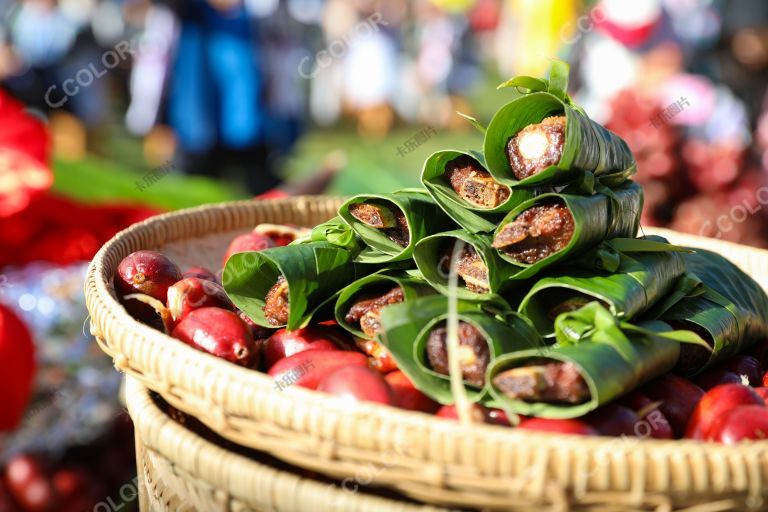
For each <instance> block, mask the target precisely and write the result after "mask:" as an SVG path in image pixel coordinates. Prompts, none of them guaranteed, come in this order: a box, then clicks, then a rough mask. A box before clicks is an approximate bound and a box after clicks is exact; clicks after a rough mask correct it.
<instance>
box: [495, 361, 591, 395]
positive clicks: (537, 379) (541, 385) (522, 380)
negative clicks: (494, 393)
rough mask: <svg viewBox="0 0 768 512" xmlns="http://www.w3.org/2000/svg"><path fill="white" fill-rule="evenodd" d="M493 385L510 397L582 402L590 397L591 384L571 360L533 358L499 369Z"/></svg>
mask: <svg viewBox="0 0 768 512" xmlns="http://www.w3.org/2000/svg"><path fill="white" fill-rule="evenodd" d="M493 385H494V386H496V388H497V389H499V390H500V391H501V392H502V393H504V394H505V395H506V396H507V397H509V398H511V399H513V400H524V401H526V402H546V403H553V404H558V403H560V404H581V403H584V402H586V401H587V400H589V398H590V392H589V386H587V383H586V381H585V380H584V377H582V376H581V371H580V370H579V368H578V367H577V366H576V365H575V364H573V363H571V362H566V363H563V362H560V361H552V360H548V359H541V360H534V361H531V362H529V363H528V364H526V365H524V366H519V367H517V368H512V369H509V370H505V371H503V372H501V373H499V374H498V375H496V376H495V377H494V378H493Z"/></svg>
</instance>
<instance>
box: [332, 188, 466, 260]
mask: <svg viewBox="0 0 768 512" xmlns="http://www.w3.org/2000/svg"><path fill="white" fill-rule="evenodd" d="M339 216H340V217H341V218H342V219H343V220H344V222H346V223H347V224H349V226H351V227H352V229H353V230H354V231H355V232H356V233H357V234H358V236H359V237H360V238H361V239H362V241H363V242H364V243H365V244H366V247H364V248H363V249H362V251H361V252H360V254H358V255H357V257H356V258H355V261H357V262H361V263H391V262H396V261H403V260H407V259H409V258H410V257H411V255H412V254H413V248H414V246H415V245H416V242H418V241H419V240H421V239H422V238H424V237H426V236H429V235H431V234H433V233H439V232H441V231H446V230H448V229H452V228H454V227H455V224H454V223H453V221H451V219H450V217H448V216H447V215H446V214H445V212H443V211H442V210H441V209H440V207H439V206H438V205H437V203H435V202H434V200H432V198H431V197H430V196H429V194H428V193H427V192H426V191H425V190H420V189H419V190H417V189H408V190H401V191H397V192H392V193H390V194H362V195H358V196H355V197H353V198H351V199H349V200H348V201H347V202H345V203H344V204H342V205H341V207H340V208H339Z"/></svg>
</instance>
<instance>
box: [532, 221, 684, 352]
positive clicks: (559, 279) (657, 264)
mask: <svg viewBox="0 0 768 512" xmlns="http://www.w3.org/2000/svg"><path fill="white" fill-rule="evenodd" d="M612 242H613V244H612ZM666 242H667V241H666V240H665V239H664V238H662V237H658V236H649V237H645V238H637V239H617V240H615V241H608V242H606V243H605V244H604V245H605V246H606V248H607V249H609V250H610V249H613V250H614V251H615V254H617V255H618V267H617V268H615V269H610V270H609V269H605V270H604V269H594V270H586V269H585V270H581V269H578V268H576V269H573V268H572V267H571V266H569V267H568V268H562V267H561V268H557V269H555V270H553V271H552V272H550V273H549V274H548V275H547V277H544V278H542V279H539V280H538V281H536V283H534V285H533V286H532V287H531V288H530V290H529V291H528V293H527V294H526V295H525V297H523V299H522V301H521V302H520V306H519V308H518V312H519V313H520V314H522V315H524V316H526V317H528V318H529V319H530V320H531V322H532V323H533V325H534V326H535V327H536V329H537V330H538V331H539V333H540V334H541V335H542V336H545V337H547V336H553V335H554V334H555V319H556V318H557V317H558V316H559V315H560V314H561V313H566V312H569V311H574V310H576V309H579V308H581V307H583V306H584V305H586V304H587V303H589V302H592V301H598V302H599V303H600V304H602V305H603V306H604V307H605V308H607V309H608V311H610V312H611V314H612V315H614V316H615V317H617V318H620V319H622V320H631V319H632V318H634V317H635V316H637V315H639V314H642V313H643V312H645V311H647V310H649V309H650V308H651V307H652V306H654V305H655V304H656V303H657V302H658V301H659V300H661V299H662V298H665V299H666V298H667V297H668V294H669V292H670V291H672V290H673V289H674V288H675V287H676V286H678V282H679V280H680V278H681V277H682V276H683V274H685V271H686V266H685V260H684V259H683V254H682V252H681V251H683V249H682V248H679V247H676V246H672V245H669V244H668V243H666ZM679 298H681V297H678V299H679Z"/></svg>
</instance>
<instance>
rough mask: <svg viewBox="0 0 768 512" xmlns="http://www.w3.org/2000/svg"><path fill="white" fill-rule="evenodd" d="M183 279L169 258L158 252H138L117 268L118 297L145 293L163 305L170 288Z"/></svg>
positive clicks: (124, 260)
mask: <svg viewBox="0 0 768 512" xmlns="http://www.w3.org/2000/svg"><path fill="white" fill-rule="evenodd" d="M179 279H181V272H180V271H179V267H177V266H176V264H175V263H173V262H172V261H171V260H170V259H168V257H167V256H165V255H164V254H162V253H159V252H157V251H136V252H133V253H131V254H129V255H128V256H126V257H125V258H123V260H122V261H121V262H120V264H119V265H118V266H117V272H115V279H114V281H115V290H116V291H117V294H118V296H120V297H122V296H123V295H129V294H132V293H143V294H145V295H149V296H150V297H154V298H156V299H157V300H159V301H160V302H162V303H163V304H165V301H166V300H167V297H168V288H169V287H170V286H171V285H173V283H175V282H176V281H178V280H179Z"/></svg>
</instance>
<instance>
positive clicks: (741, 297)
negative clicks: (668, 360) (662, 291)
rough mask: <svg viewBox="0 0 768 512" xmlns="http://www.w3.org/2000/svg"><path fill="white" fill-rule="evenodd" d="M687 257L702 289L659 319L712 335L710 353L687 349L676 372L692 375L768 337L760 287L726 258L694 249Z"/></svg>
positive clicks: (767, 300) (767, 309)
mask: <svg viewBox="0 0 768 512" xmlns="http://www.w3.org/2000/svg"><path fill="white" fill-rule="evenodd" d="M695 251H696V252H695V253H693V254H685V255H684V256H683V257H684V259H685V262H686V266H687V268H688V271H689V272H691V273H692V274H693V275H695V276H696V278H698V279H699V280H700V281H701V283H702V285H703V286H702V287H701V290H700V292H699V293H698V294H692V296H689V297H686V298H684V299H683V300H681V301H680V302H678V303H677V304H675V305H674V306H672V307H671V308H669V309H667V311H666V312H664V313H662V314H661V315H660V316H659V318H660V319H661V320H663V321H665V322H668V323H672V324H673V325H675V326H678V325H681V326H691V325H693V326H696V327H697V328H698V329H699V330H703V331H704V332H706V333H707V334H708V338H709V341H710V343H712V346H711V352H710V351H704V350H701V349H699V347H685V348H684V350H683V357H682V358H681V361H680V363H679V364H678V367H677V368H676V371H678V372H680V373H683V374H686V375H693V374H696V373H698V372H699V371H701V370H704V369H705V368H708V367H710V366H712V365H714V364H716V363H718V362H719V361H722V360H723V359H727V358H728V357H730V356H733V355H735V354H738V353H740V352H743V351H745V350H746V349H747V348H749V347H750V346H751V345H752V344H754V343H755V342H757V341H760V340H762V339H765V338H768V296H766V294H765V291H764V290H763V289H762V288H761V287H760V285H759V284H758V283H757V282H755V280H753V279H752V278H751V277H749V276H748V275H747V274H745V273H744V272H743V271H741V270H740V269H739V268H738V267H737V266H736V265H734V264H733V263H731V262H730V261H728V259H726V258H724V257H723V256H721V255H719V254H716V253H713V252H710V251H706V250H704V249H695Z"/></svg>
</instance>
